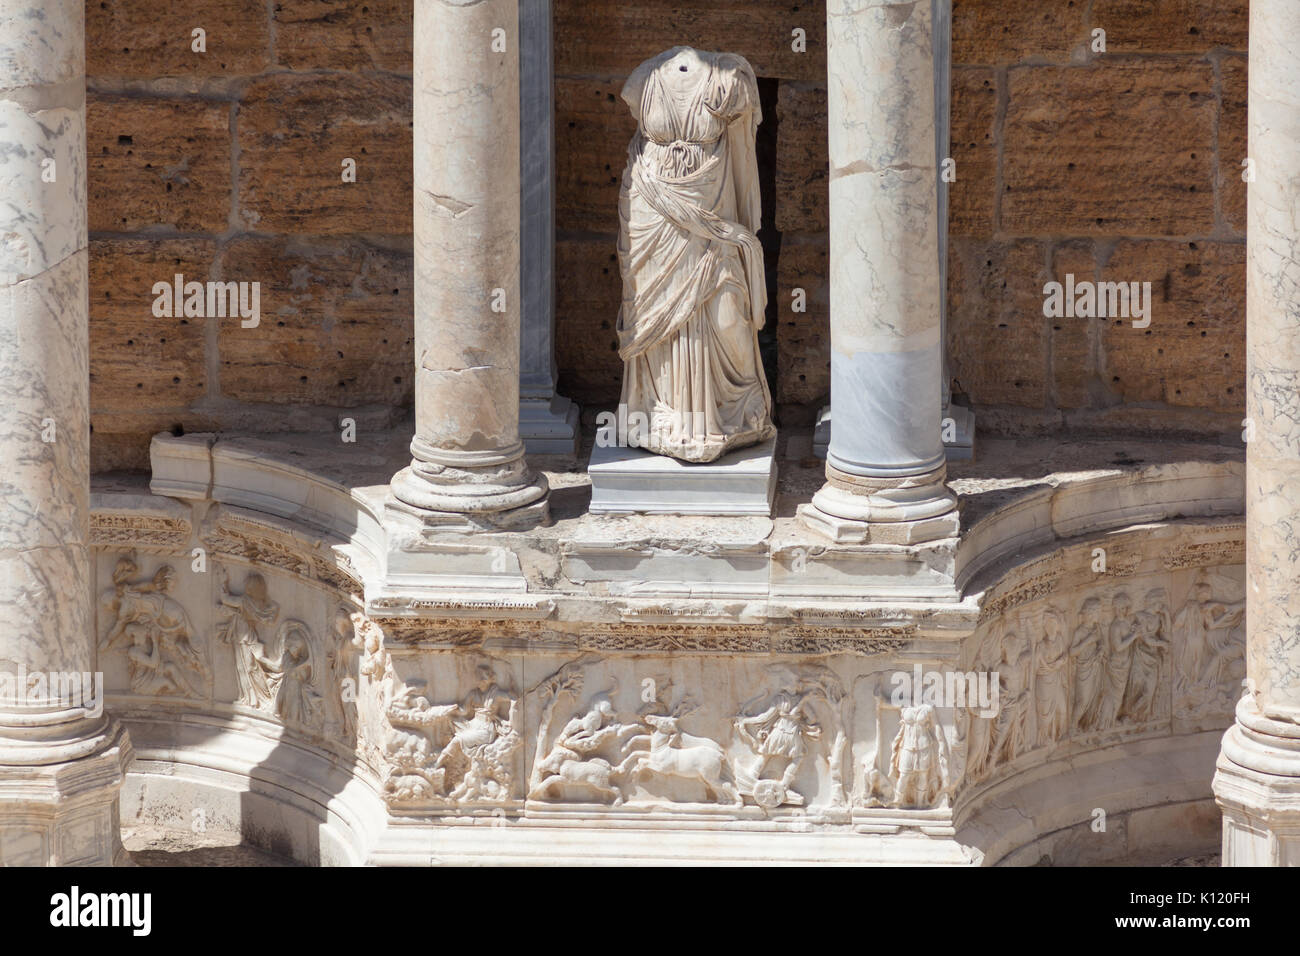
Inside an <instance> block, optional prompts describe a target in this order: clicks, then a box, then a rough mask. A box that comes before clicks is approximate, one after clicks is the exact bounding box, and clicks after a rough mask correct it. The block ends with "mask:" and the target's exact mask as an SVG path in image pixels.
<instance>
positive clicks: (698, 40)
mask: <svg viewBox="0 0 1300 956" xmlns="http://www.w3.org/2000/svg"><path fill="white" fill-rule="evenodd" d="M554 10H555V72H556V73H557V74H559V75H561V76H579V75H588V74H610V75H620V76H626V75H627V74H628V73H631V72H632V70H634V69H636V67H637V65H638V64H639V63H641V62H642V61H643V60H646V59H649V58H650V57H652V56H655V55H656V54H658V53H662V52H663V51H664V50H667V49H669V48H671V47H674V46H678V45H690V46H693V47H695V48H696V49H698V50H713V51H726V52H728V53H739V54H740V55H741V56H743V57H745V58H746V59H747V60H749V62H750V65H752V66H753V67H754V72H755V73H756V74H757V75H759V76H770V77H780V78H782V79H793V80H811V81H814V82H824V81H825V79H826V5H825V2H824V0H819V2H813V3H799V4H795V3H786V2H775V0H762V2H757V3H756V2H754V0H710V2H709V3H707V4H705V3H698V2H692V0H639V2H637V3H628V2H626V0H556V2H555V7H554ZM795 30H801V31H803V39H804V41H805V42H804V43H803V49H804V52H798V50H797V48H796V47H797V43H796V36H795V33H794V31H795Z"/></svg>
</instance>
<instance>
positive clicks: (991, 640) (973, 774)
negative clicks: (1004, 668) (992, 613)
mask: <svg viewBox="0 0 1300 956" xmlns="http://www.w3.org/2000/svg"><path fill="white" fill-rule="evenodd" d="M1001 662H1002V643H1001V640H1000V636H999V632H998V631H997V630H996V629H995V628H990V629H989V631H988V633H987V634H986V635H985V636H984V640H983V642H982V643H981V644H980V645H979V647H978V649H977V650H976V652H975V658H974V660H973V661H972V670H974V671H975V672H976V673H983V674H988V675H990V680H997V681H998V683H999V685H1001V684H1002V683H1003V681H1002V675H1001V674H999V673H998V667H999V666H1000V665H1001ZM995 675H996V676H995ZM1001 691H1002V687H1001V686H999V688H998V692H999V695H1000V694H1001ZM1000 702H1001V697H1000V696H999V705H1000ZM980 710H981V708H980V706H979V704H978V702H976V703H972V704H970V705H969V706H968V707H967V708H966V776H967V779H969V780H971V781H978V780H980V779H982V778H983V777H984V774H985V773H986V772H987V771H988V769H989V766H990V764H991V763H992V759H993V740H994V730H995V729H996V727H997V720H998V715H992V716H984V715H981V714H980ZM999 713H1000V712H999Z"/></svg>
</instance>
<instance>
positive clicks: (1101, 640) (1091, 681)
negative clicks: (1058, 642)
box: [1070, 598, 1106, 733]
mask: <svg viewBox="0 0 1300 956" xmlns="http://www.w3.org/2000/svg"><path fill="white" fill-rule="evenodd" d="M1079 620H1080V623H1079V626H1078V627H1076V628H1075V629H1074V636H1073V638H1072V639H1071V641H1070V656H1071V658H1072V659H1073V661H1074V706H1073V710H1072V712H1071V721H1072V722H1073V724H1074V727H1075V729H1076V730H1078V731H1080V732H1081V733H1087V732H1089V731H1091V730H1098V729H1100V727H1101V720H1102V702H1103V685H1104V682H1105V677H1106V638H1105V635H1104V634H1103V633H1102V628H1101V601H1099V600H1098V599H1097V598H1088V599H1087V600H1086V601H1084V602H1083V604H1082V605H1081V606H1080V608H1079Z"/></svg>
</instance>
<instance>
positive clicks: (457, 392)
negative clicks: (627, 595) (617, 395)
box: [393, 0, 546, 525]
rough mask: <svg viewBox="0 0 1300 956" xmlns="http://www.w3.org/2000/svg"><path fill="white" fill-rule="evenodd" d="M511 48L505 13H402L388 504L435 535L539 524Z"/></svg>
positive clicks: (484, 8)
mask: <svg viewBox="0 0 1300 956" xmlns="http://www.w3.org/2000/svg"><path fill="white" fill-rule="evenodd" d="M494 31H495V32H494ZM518 44H519V9H518V3H517V2H516V0H491V2H483V3H471V4H457V3H431V2H427V3H419V4H417V5H416V9H415V107H414V110H415V350H416V373H415V374H416V379H415V414H416V433H415V438H414V439H413V440H412V442H411V453H412V454H413V455H414V461H413V462H412V463H411V466H410V467H409V468H406V469H403V470H402V471H401V472H399V473H398V474H397V476H396V477H395V478H394V479H393V492H394V495H395V496H396V497H397V499H398V501H400V502H401V503H402V504H404V505H408V506H410V507H411V508H413V509H415V511H416V512H417V513H419V514H420V515H421V516H422V517H423V518H426V519H427V520H430V521H434V522H438V523H453V524H454V523H458V522H459V523H465V522H466V521H467V518H466V516H473V521H476V522H478V523H480V524H481V523H487V524H495V525H511V524H529V523H533V522H536V521H539V520H543V519H544V518H545V515H546V485H545V482H544V481H539V480H538V479H536V478H535V477H534V476H533V475H532V474H531V473H530V472H529V471H528V468H527V466H526V464H525V462H524V445H523V442H522V441H521V440H520V438H519V357H520V356H519V314H520V284H519V227H520V221H519V201H520V200H519V175H520V171H519V45H518Z"/></svg>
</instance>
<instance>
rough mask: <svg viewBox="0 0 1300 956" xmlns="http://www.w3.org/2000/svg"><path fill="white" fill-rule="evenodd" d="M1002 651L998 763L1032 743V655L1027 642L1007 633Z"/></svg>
mask: <svg viewBox="0 0 1300 956" xmlns="http://www.w3.org/2000/svg"><path fill="white" fill-rule="evenodd" d="M1002 648H1003V649H1002V664H1001V667H1000V677H1001V682H1002V688H1001V701H1002V704H1001V706H1002V709H1001V710H1000V711H999V712H998V737H997V746H996V754H997V758H996V759H997V761H998V762H999V763H1010V762H1011V761H1012V760H1015V759H1016V757H1018V756H1020V755H1021V754H1022V753H1024V752H1025V751H1026V750H1028V749H1029V746H1030V744H1031V743H1032V740H1031V738H1030V721H1031V720H1032V719H1033V718H1032V714H1033V707H1034V700H1033V695H1032V687H1031V686H1030V685H1031V682H1032V680H1033V655H1032V654H1031V652H1030V649H1029V641H1028V640H1026V639H1025V638H1023V637H1020V636H1018V635H1017V634H1015V632H1010V631H1009V632H1008V633H1007V635H1006V637H1005V638H1004V639H1003V645H1002Z"/></svg>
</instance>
